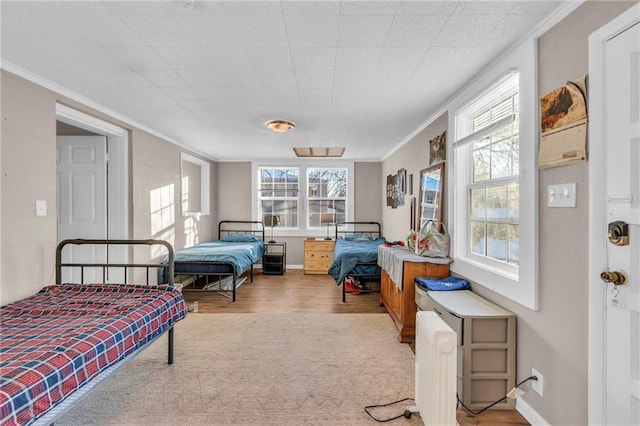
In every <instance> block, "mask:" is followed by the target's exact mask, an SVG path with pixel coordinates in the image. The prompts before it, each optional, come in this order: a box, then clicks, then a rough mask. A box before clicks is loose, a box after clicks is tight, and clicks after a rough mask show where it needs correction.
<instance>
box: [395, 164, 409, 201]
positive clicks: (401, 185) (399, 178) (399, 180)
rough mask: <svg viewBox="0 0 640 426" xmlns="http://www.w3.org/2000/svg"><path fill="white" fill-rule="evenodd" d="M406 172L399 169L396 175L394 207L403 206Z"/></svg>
mask: <svg viewBox="0 0 640 426" xmlns="http://www.w3.org/2000/svg"><path fill="white" fill-rule="evenodd" d="M406 181H407V171H406V170H405V169H400V170H398V172H397V173H396V194H395V195H396V206H404V194H405V191H406V183H405V182H406Z"/></svg>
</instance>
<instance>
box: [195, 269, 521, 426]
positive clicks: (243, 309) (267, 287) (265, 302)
mask: <svg viewBox="0 0 640 426" xmlns="http://www.w3.org/2000/svg"><path fill="white" fill-rule="evenodd" d="M229 295H230V293H222V294H218V293H209V292H207V293H202V292H189V291H185V292H184V297H185V300H186V301H187V303H188V305H189V306H190V307H192V306H193V302H195V301H197V302H198V312H208V313H216V312H225V313H234V312H235V313H249V312H252V313H253V312H276V313H298V312H314V313H385V312H386V309H385V308H384V307H381V306H380V303H379V293H368V294H360V295H351V294H347V303H342V289H341V287H339V286H337V285H336V284H335V282H334V281H333V279H332V278H331V277H330V276H329V275H304V274H303V273H302V271H301V270H287V272H286V273H285V274H284V275H262V272H261V270H260V269H256V270H255V271H254V279H253V283H249V282H248V281H247V282H245V283H244V284H242V285H241V286H240V288H239V289H238V292H237V298H236V301H235V302H232V301H231V299H230V298H229V297H228V296H229ZM398 344H399V345H402V344H403V343H398ZM457 418H458V422H459V423H460V426H470V425H482V426H489V425H496V426H499V425H501V426H511V425H515V426H519V425H528V424H529V423H527V421H526V420H525V419H524V418H523V417H522V416H521V415H520V414H519V413H518V412H517V411H515V410H488V411H485V412H484V413H482V414H480V415H478V416H473V415H471V414H469V413H468V412H466V411H465V410H463V409H460V410H458V414H457Z"/></svg>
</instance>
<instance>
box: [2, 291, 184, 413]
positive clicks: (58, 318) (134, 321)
mask: <svg viewBox="0 0 640 426" xmlns="http://www.w3.org/2000/svg"><path fill="white" fill-rule="evenodd" d="M186 313H187V311H186V306H185V302H184V298H183V297H182V294H181V293H180V292H179V291H177V290H176V289H175V287H173V286H170V285H160V286H146V285H117V284H92V285H80V284H63V285H52V286H48V287H45V288H43V289H42V290H41V291H40V292H39V293H37V294H36V295H34V296H32V297H30V298H27V299H24V300H21V301H18V302H15V303H11V304H9V305H6V306H2V307H1V308H0V326H1V331H0V338H1V340H0V424H2V425H28V424H31V423H33V422H34V421H36V420H38V419H39V418H41V417H42V416H43V415H45V414H46V413H47V412H49V411H50V410H51V409H53V408H54V407H56V406H58V405H59V404H61V403H63V402H64V401H65V399H67V398H68V397H70V396H71V395H73V394H74V393H75V392H77V391H79V390H81V388H82V387H83V386H85V385H86V384H88V383H89V382H90V381H91V380H92V379H94V378H95V377H96V376H98V375H99V374H100V373H101V372H103V371H104V370H105V369H108V368H110V367H112V366H114V365H115V364H117V363H119V362H121V361H124V360H125V359H126V358H127V357H128V356H130V355H131V354H133V353H135V352H136V351H138V350H139V349H141V348H142V347H144V346H145V345H147V344H148V343H150V342H151V341H153V340H154V339H155V338H157V337H159V336H160V335H161V334H163V333H164V332H165V331H167V330H170V329H171V328H172V327H173V325H174V324H175V323H176V322H177V321H179V320H181V319H182V318H184V317H185V316H186Z"/></svg>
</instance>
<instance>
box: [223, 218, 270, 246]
mask: <svg viewBox="0 0 640 426" xmlns="http://www.w3.org/2000/svg"><path fill="white" fill-rule="evenodd" d="M229 224H233V229H232V228H231V227H229V228H227V226H226V225H229ZM243 224H244V225H245V226H242V225H243ZM256 227H257V229H256ZM223 233H224V234H225V235H227V234H252V235H256V234H257V235H259V236H261V237H262V238H261V240H262V241H264V223H262V222H260V221H254V220H221V221H220V222H219V223H218V238H222V235H223Z"/></svg>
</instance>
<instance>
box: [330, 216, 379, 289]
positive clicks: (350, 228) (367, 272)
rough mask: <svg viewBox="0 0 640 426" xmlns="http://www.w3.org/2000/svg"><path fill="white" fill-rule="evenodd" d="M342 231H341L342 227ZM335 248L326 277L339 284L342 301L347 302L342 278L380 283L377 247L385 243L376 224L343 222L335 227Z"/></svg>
mask: <svg viewBox="0 0 640 426" xmlns="http://www.w3.org/2000/svg"><path fill="white" fill-rule="evenodd" d="M343 227H344V229H341V228H343ZM335 235H336V245H335V249H334V252H333V262H332V263H331V266H330V267H329V271H328V272H329V275H331V276H332V277H333V279H334V280H335V281H336V284H338V285H342V301H343V302H345V301H346V291H345V285H344V282H345V277H347V276H351V277H354V278H359V279H362V280H365V279H366V280H368V281H369V282H371V281H380V267H379V266H378V263H377V261H378V246H379V245H380V244H382V243H384V242H385V238H384V237H382V236H381V227H380V224H379V223H378V222H345V223H341V224H339V225H337V226H336V234H335Z"/></svg>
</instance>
